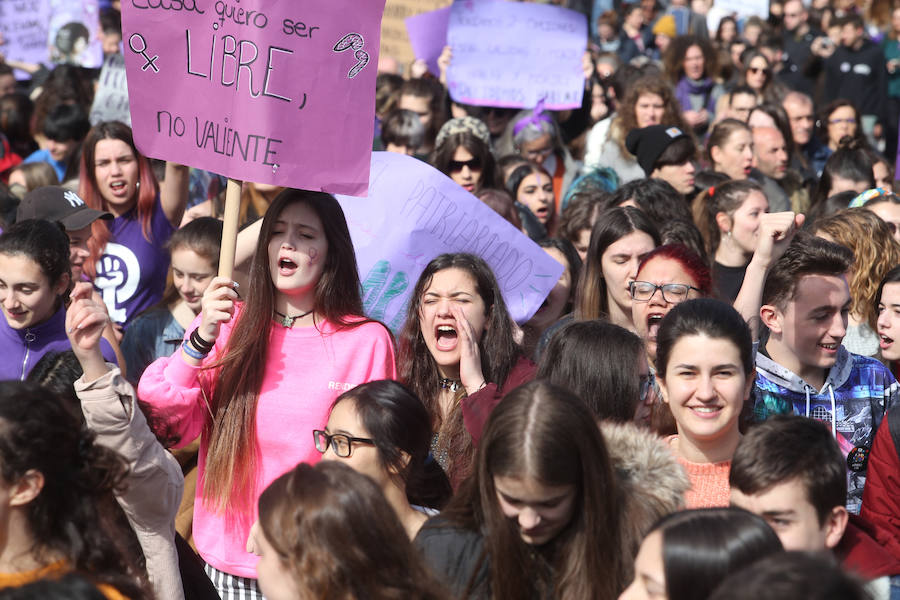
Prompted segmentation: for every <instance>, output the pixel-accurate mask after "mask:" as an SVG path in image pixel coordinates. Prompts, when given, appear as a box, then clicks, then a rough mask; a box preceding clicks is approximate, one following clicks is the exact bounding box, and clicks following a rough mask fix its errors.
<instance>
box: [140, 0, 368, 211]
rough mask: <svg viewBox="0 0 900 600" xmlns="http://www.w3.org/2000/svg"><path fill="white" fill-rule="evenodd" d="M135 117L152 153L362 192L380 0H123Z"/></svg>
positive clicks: (231, 171) (300, 184)
mask: <svg viewBox="0 0 900 600" xmlns="http://www.w3.org/2000/svg"><path fill="white" fill-rule="evenodd" d="M122 8H123V15H122V16H123V23H122V25H123V42H124V46H125V66H126V69H127V72H128V91H129V95H130V98H131V121H132V126H133V128H134V136H135V141H136V143H137V145H138V148H139V149H140V150H141V151H142V152H144V153H145V154H147V155H149V156H153V157H155V158H164V159H167V160H172V161H175V162H179V163H182V164H186V165H190V166H192V167H198V168H201V169H206V170H208V171H212V172H215V173H220V174H222V175H226V176H228V177H231V178H233V179H239V180H243V181H253V182H256V183H270V184H275V185H283V186H289V187H296V188H304V189H309V190H322V191H325V192H330V193H335V194H354V195H365V193H366V187H367V185H368V181H369V162H370V154H371V148H372V136H373V130H374V122H375V119H374V115H375V75H376V73H375V71H376V66H377V64H378V47H379V36H380V24H381V13H382V11H383V9H384V0H365V2H360V1H359V0H306V1H305V2H302V3H298V2H294V1H291V0H267V1H264V0H243V2H241V1H240V0H177V1H172V2H169V1H160V0H123V2H122Z"/></svg>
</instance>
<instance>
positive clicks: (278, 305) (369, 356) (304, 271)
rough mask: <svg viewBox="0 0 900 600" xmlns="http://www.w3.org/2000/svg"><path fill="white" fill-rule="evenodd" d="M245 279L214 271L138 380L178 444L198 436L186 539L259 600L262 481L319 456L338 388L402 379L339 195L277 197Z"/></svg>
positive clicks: (231, 587)
mask: <svg viewBox="0 0 900 600" xmlns="http://www.w3.org/2000/svg"><path fill="white" fill-rule="evenodd" d="M248 288H249V289H247V290H246V292H245V294H244V299H243V301H239V296H238V293H237V292H238V290H237V286H236V285H235V284H234V283H233V282H231V281H229V280H227V279H225V278H221V277H217V278H216V279H214V280H213V282H212V284H211V285H210V286H209V288H208V289H207V290H206V292H205V293H204V297H203V303H202V304H203V308H202V311H201V314H200V315H199V316H198V318H197V319H196V320H195V321H194V323H193V325H192V326H191V327H189V328H188V331H187V333H186V334H185V341H184V343H183V344H182V348H181V350H179V351H178V352H176V353H175V354H173V355H172V356H171V357H169V358H161V359H159V360H157V361H156V362H154V363H153V364H152V365H150V366H149V367H148V368H147V370H146V371H145V372H144V375H143V377H142V378H141V381H140V384H139V387H138V392H139V395H140V397H141V398H142V399H143V400H145V401H146V402H149V403H150V404H152V405H154V406H155V407H156V409H157V410H158V411H159V412H160V413H161V415H162V416H164V417H166V418H167V420H168V421H169V424H170V425H174V428H175V430H176V431H177V432H178V433H179V434H180V435H181V443H183V444H187V443H188V442H190V441H192V440H194V439H196V438H197V436H198V435H200V434H201V433H202V438H201V445H200V457H199V470H200V481H199V484H198V489H197V500H196V503H195V505H194V531H193V533H194V542H195V544H196V546H197V550H198V551H199V553H200V555H201V556H202V557H203V559H204V560H205V561H206V563H207V573H208V574H209V575H210V578H211V579H212V580H213V583H214V584H215V585H216V587H217V588H218V590H219V593H220V594H221V596H222V598H237V597H242V598H245V597H258V596H254V595H253V594H259V592H258V586H257V584H256V580H255V579H254V577H255V576H256V570H255V566H256V561H257V558H256V557H255V556H254V555H253V554H251V553H249V552H247V548H246V542H247V537H248V534H249V531H250V526H251V524H252V523H253V522H254V521H255V520H256V516H257V515H256V505H257V501H258V499H259V495H260V494H261V493H262V490H264V489H265V488H266V486H268V485H269V484H270V483H271V482H272V481H274V480H275V479H276V478H277V477H278V476H280V475H281V474H282V473H284V472H286V471H288V470H289V469H291V468H293V467H294V466H295V465H296V464H297V463H299V462H308V463H315V462H317V461H318V460H319V457H320V454H319V453H318V452H317V451H316V448H315V445H314V443H313V436H312V431H313V430H314V429H322V428H323V427H324V426H325V423H326V422H327V420H328V411H329V408H330V407H331V404H332V403H333V402H334V400H335V399H336V398H337V396H338V395H340V394H341V393H342V392H344V391H346V390H348V389H350V388H352V387H354V386H356V385H359V384H361V383H365V382H367V381H371V380H375V379H393V378H394V377H395V375H396V372H395V362H394V347H393V340H392V338H391V334H390V333H389V332H388V330H387V329H386V328H385V327H384V326H383V325H381V324H380V323H378V322H374V321H371V320H368V319H366V318H365V317H363V316H362V314H363V305H362V299H361V297H360V282H359V276H358V274H357V266H356V256H355V254H354V250H353V245H352V243H351V240H350V234H349V232H348V230H347V223H346V221H345V219H344V214H343V211H342V210H341V207H340V205H339V204H338V202H337V200H335V198H334V197H333V196H330V195H329V194H324V193H320V192H306V191H298V190H285V191H284V192H282V193H281V194H279V196H278V197H277V198H276V199H275V200H274V201H273V203H272V205H271V206H270V208H269V210H268V212H267V213H266V216H265V218H264V220H263V224H262V230H261V232H260V236H259V241H258V242H257V246H256V253H255V255H254V257H253V262H252V264H251V267H250V276H249V286H248ZM241 291H242V292H243V290H241ZM248 592H249V595H248Z"/></svg>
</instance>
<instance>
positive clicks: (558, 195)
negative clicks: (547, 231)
mask: <svg viewBox="0 0 900 600" xmlns="http://www.w3.org/2000/svg"><path fill="white" fill-rule="evenodd" d="M551 176H552V177H553V211H554V212H555V213H556V214H559V212H560V210H559V207H560V206H561V204H562V195H563V191H564V190H563V189H562V188H563V179H565V177H566V165H565V162H564V161H563V157H562V156H560V155H559V154H557V155H556V172H555V173H551Z"/></svg>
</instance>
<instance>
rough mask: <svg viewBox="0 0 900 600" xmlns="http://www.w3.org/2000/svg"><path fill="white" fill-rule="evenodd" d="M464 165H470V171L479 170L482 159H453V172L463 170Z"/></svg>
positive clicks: (451, 163)
mask: <svg viewBox="0 0 900 600" xmlns="http://www.w3.org/2000/svg"><path fill="white" fill-rule="evenodd" d="M463 167H469V170H470V171H477V170H479V169H481V161H479V160H478V159H477V158H470V159H469V160H451V161H450V165H449V168H450V172H451V173H459V172H460V171H462V170H463Z"/></svg>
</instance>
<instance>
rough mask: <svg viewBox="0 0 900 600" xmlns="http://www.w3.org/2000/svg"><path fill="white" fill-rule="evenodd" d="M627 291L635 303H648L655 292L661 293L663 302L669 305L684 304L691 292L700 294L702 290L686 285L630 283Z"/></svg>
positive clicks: (646, 282) (645, 282)
mask: <svg viewBox="0 0 900 600" xmlns="http://www.w3.org/2000/svg"><path fill="white" fill-rule="evenodd" d="M628 290H629V291H630V292H631V299H632V300H634V301H635V302H649V301H650V298H652V297H653V294H655V293H656V290H659V291H660V292H662V297H663V300H665V301H666V302H668V303H669V304H678V303H679V302H684V301H685V300H687V297H688V294H689V293H691V290H696V291H698V292H700V293H702V290H700V289H698V288H695V287H694V286H692V285H686V284H684V283H666V284H663V285H656V284H655V283H650V282H649V281H632V282H631V283H630V284H628Z"/></svg>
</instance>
